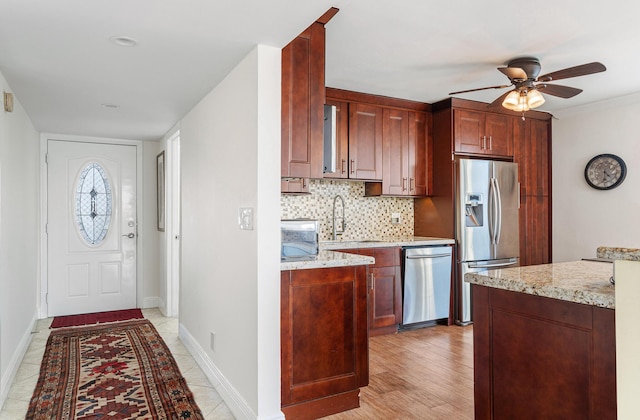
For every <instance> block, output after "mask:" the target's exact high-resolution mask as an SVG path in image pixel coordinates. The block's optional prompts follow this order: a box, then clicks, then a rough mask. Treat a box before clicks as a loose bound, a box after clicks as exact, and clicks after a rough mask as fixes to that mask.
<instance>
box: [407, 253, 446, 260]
mask: <svg viewBox="0 0 640 420" xmlns="http://www.w3.org/2000/svg"><path fill="white" fill-rule="evenodd" d="M450 256H451V253H447V254H427V255H407V256H406V257H405V258H406V259H408V260H421V259H424V258H443V257H450Z"/></svg>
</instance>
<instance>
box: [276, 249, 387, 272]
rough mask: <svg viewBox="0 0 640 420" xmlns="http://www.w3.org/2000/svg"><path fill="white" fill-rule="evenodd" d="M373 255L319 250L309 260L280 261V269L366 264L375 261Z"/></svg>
mask: <svg viewBox="0 0 640 420" xmlns="http://www.w3.org/2000/svg"><path fill="white" fill-rule="evenodd" d="M375 261H376V260H375V259H374V258H373V257H368V256H366V255H357V254H347V253H344V252H335V251H328V250H322V249H321V250H320V252H319V253H318V257H317V258H316V259H315V260H311V261H282V262H281V263H280V271H286V270H306V269H310V268H328V267H346V266H350V265H366V264H373V263H375Z"/></svg>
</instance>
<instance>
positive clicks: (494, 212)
mask: <svg viewBox="0 0 640 420" xmlns="http://www.w3.org/2000/svg"><path fill="white" fill-rule="evenodd" d="M497 184H498V183H497V180H496V179H495V178H491V181H490V183H489V185H490V188H491V192H490V194H489V195H490V197H491V198H490V200H491V202H490V204H489V207H490V211H491V215H490V218H491V220H490V224H489V226H490V231H489V235H490V236H491V244H492V245H496V244H497V243H498V236H497V235H498V223H499V215H498V211H499V209H498V202H499V201H498V200H499V199H498V195H497V192H498V186H497Z"/></svg>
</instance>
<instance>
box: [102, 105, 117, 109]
mask: <svg viewBox="0 0 640 420" xmlns="http://www.w3.org/2000/svg"><path fill="white" fill-rule="evenodd" d="M100 105H102V107H103V108H109V109H116V108H120V105H116V104H100Z"/></svg>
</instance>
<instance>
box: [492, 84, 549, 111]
mask: <svg viewBox="0 0 640 420" xmlns="http://www.w3.org/2000/svg"><path fill="white" fill-rule="evenodd" d="M542 104H544V97H543V96H542V94H541V93H540V92H538V91H537V90H536V89H532V90H529V91H526V90H523V91H520V92H518V91H516V90H514V91H512V92H509V94H508V95H507V96H506V97H505V98H504V101H502V106H503V107H505V108H507V109H509V110H511V111H516V112H526V111H529V110H530V109H534V108H537V107H539V106H540V105H542Z"/></svg>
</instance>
